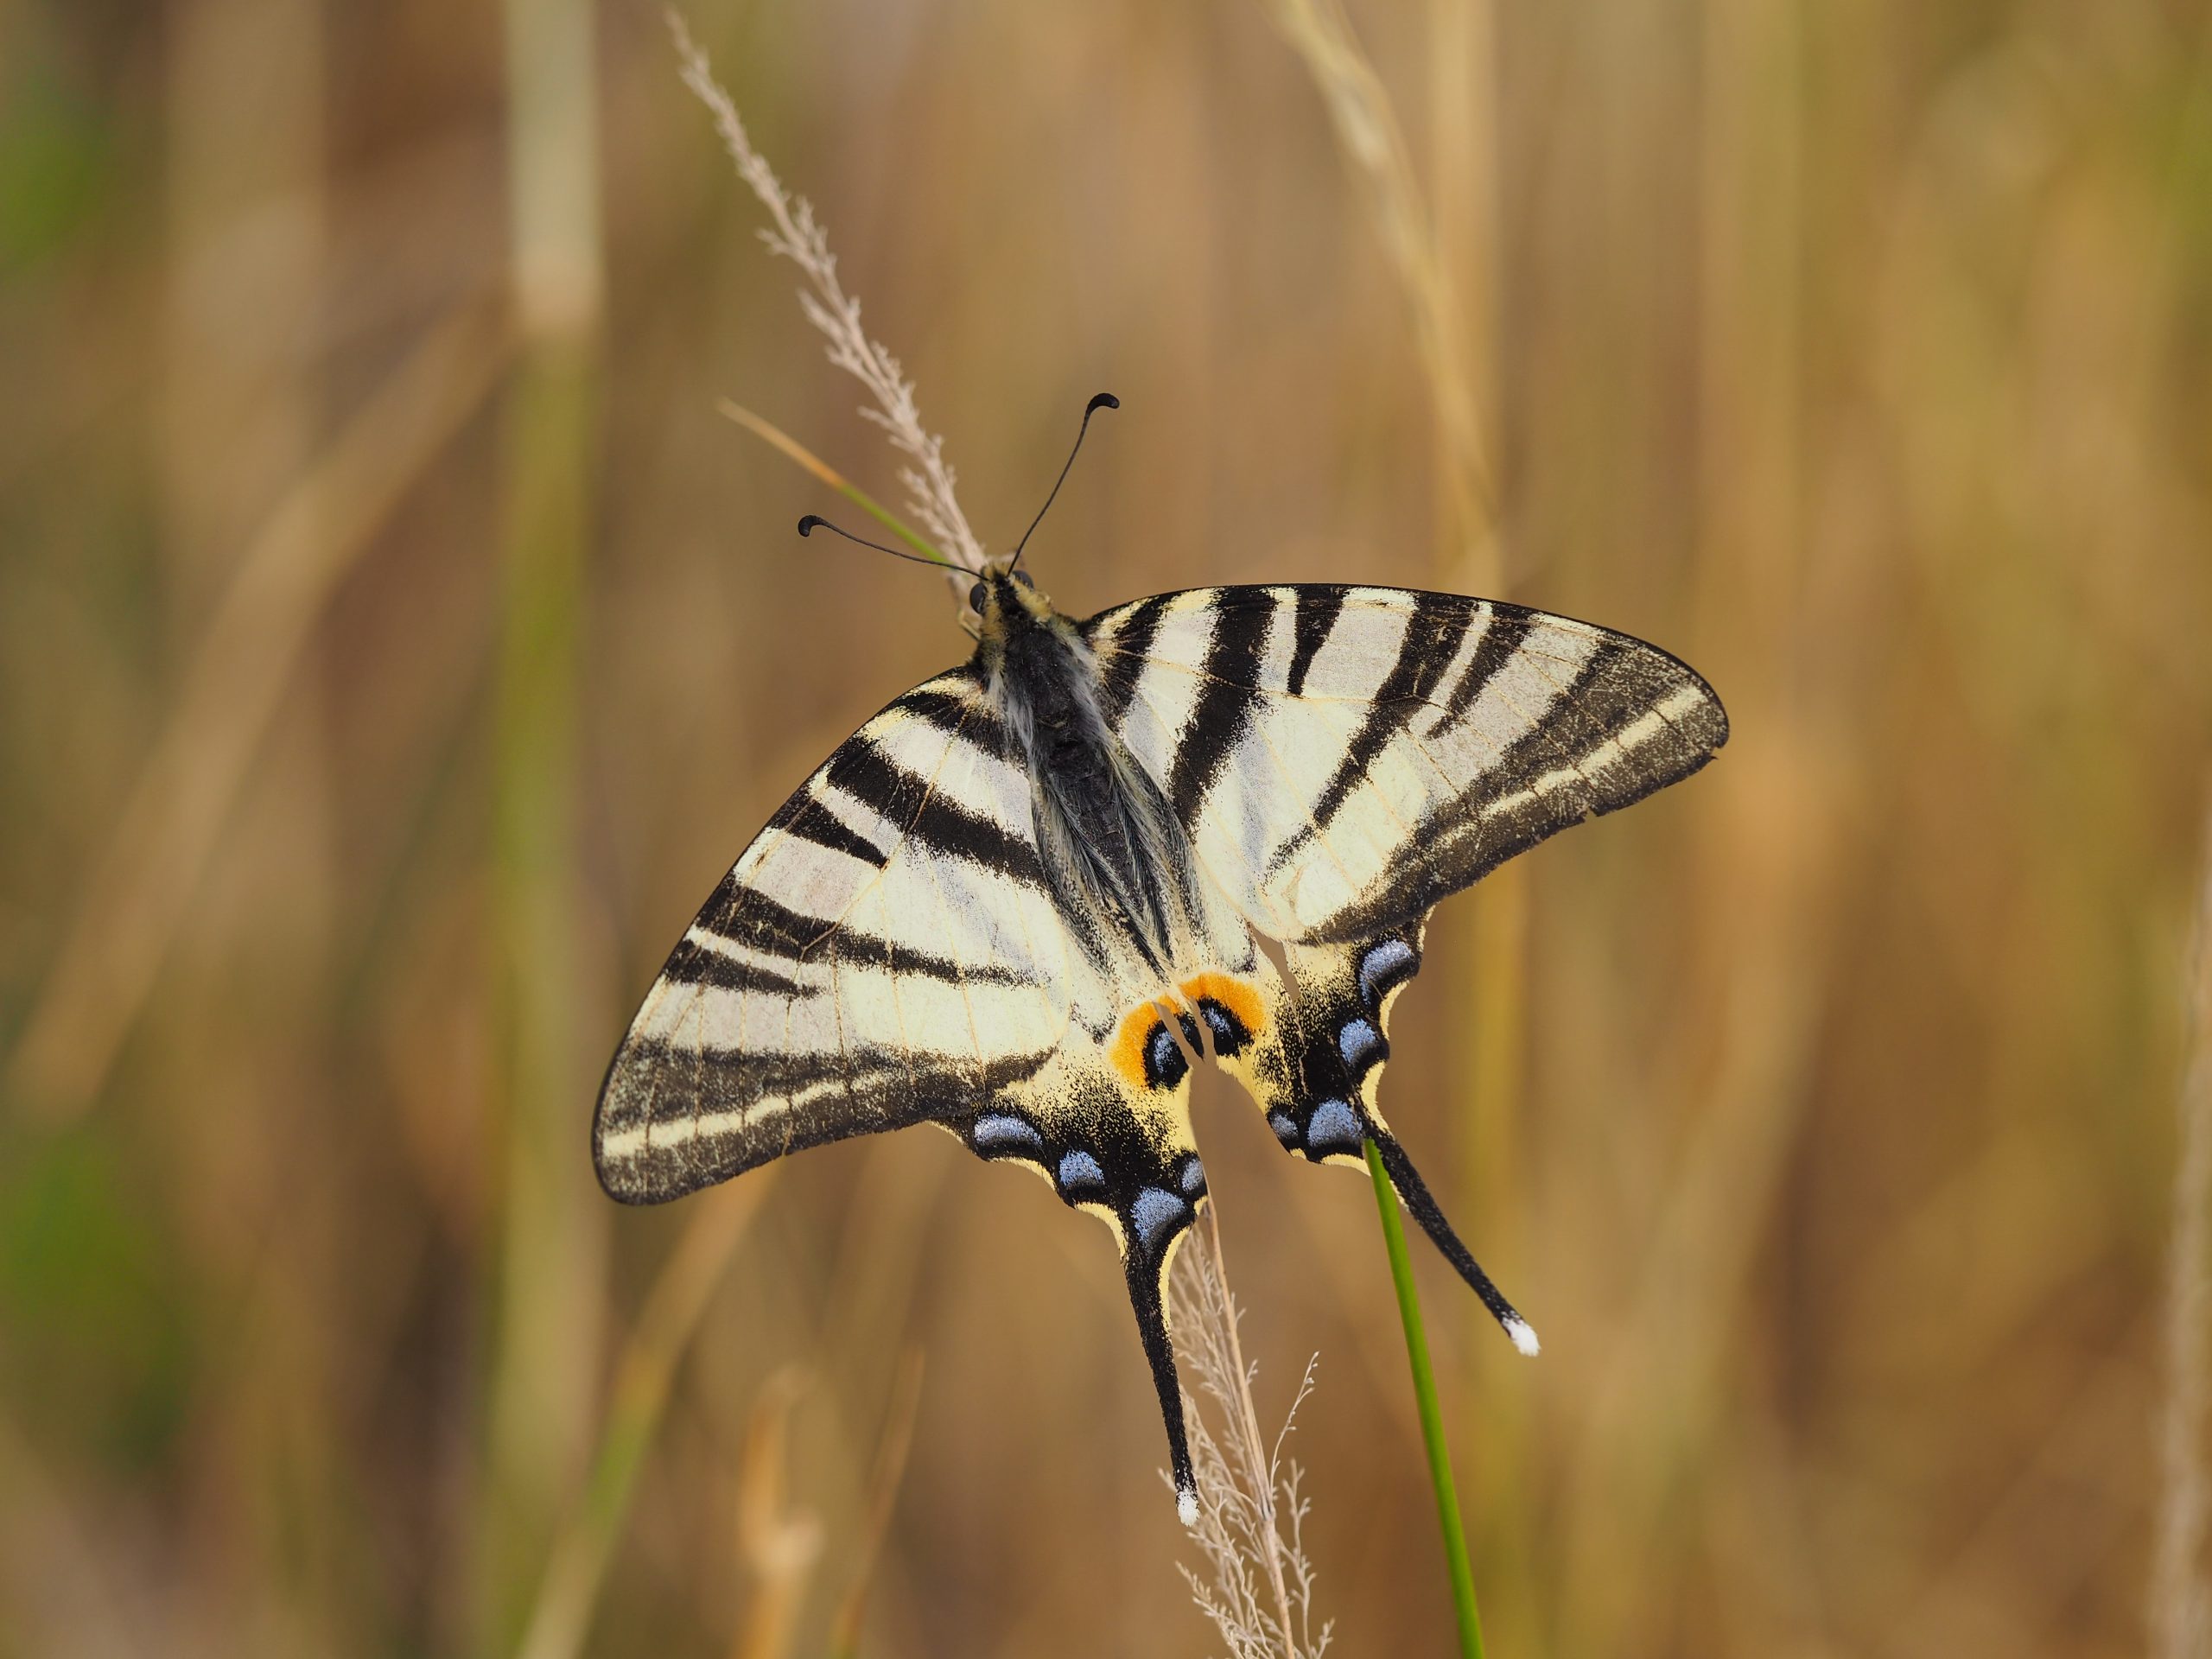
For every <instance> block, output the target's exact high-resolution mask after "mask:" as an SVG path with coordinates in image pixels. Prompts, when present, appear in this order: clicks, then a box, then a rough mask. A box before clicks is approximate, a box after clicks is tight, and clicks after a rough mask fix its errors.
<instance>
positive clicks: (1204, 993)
mask: <svg viewBox="0 0 2212 1659" xmlns="http://www.w3.org/2000/svg"><path fill="white" fill-rule="evenodd" d="M1181 989H1182V992H1183V995H1185V996H1186V997H1188V998H1190V1000H1191V1001H1192V1003H1193V1004H1194V1005H1195V1004H1197V1003H1198V1002H1202V1001H1215V1002H1218V1003H1220V1004H1221V1006H1222V1007H1224V1008H1227V1009H1228V1010H1229V1011H1230V1013H1231V1014H1235V1015H1236V1020H1237V1023H1238V1024H1239V1025H1241V1026H1243V1027H1244V1029H1245V1030H1246V1031H1248V1032H1249V1033H1251V1034H1252V1035H1253V1036H1255V1037H1257V1036H1258V1035H1259V1034H1260V1033H1261V1032H1262V1030H1263V1029H1264V1028H1265V1027H1266V1026H1267V1023H1268V1015H1267V1009H1266V1007H1264V1006H1263V1005H1262V1002H1261V1001H1260V990H1259V987H1257V986H1256V985H1253V984H1251V983H1249V982H1247V981H1245V980H1241V979H1236V978H1233V977H1231V976H1230V975H1228V974H1200V975H1199V976H1198V977H1197V978H1196V979H1186V980H1185V981H1184V982H1183V983H1182V986H1181Z"/></svg>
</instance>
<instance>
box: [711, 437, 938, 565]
mask: <svg viewBox="0 0 2212 1659" xmlns="http://www.w3.org/2000/svg"><path fill="white" fill-rule="evenodd" d="M719 407H720V409H721V412H722V413H723V414H725V415H727V416H729V417H730V419H732V420H733V421H735V422H736V423H738V424H739V425H740V426H741V427H743V428H744V429H746V430H747V431H748V432H750V433H751V434H752V435H753V436H754V437H756V438H758V439H760V442H763V443H765V444H766V445H767V446H768V447H769V448H772V449H775V450H778V451H779V452H781V453H782V454H785V455H787V456H789V457H790V458H791V460H793V461H797V462H798V464H799V465H800V466H801V467H804V468H805V469H806V470H807V471H808V472H810V473H812V474H814V475H815V476H816V477H817V478H818V479H820V480H822V481H823V483H824V484H827V485H828V486H829V487H830V488H831V489H833V490H835V491H836V492H837V493H838V494H840V495H842V496H843V497H844V498H845V499H846V500H848V501H849V502H851V503H852V504H853V505H855V506H856V507H858V508H859V509H860V510H861V512H864V513H866V514H868V517H869V518H873V519H874V520H875V522H876V523H878V524H881V525H882V526H883V527H884V528H885V529H886V530H887V531H890V532H891V533H892V534H893V536H896V537H898V538H899V540H900V541H902V542H904V543H906V545H907V546H909V547H911V548H912V549H913V550H914V551H915V552H917V553H918V554H920V555H921V556H922V557H924V558H925V559H927V560H928V561H929V562H930V563H931V564H941V565H943V566H944V568H945V569H948V570H958V569H963V567H962V566H960V565H957V564H955V563H953V562H952V561H951V560H950V559H948V558H946V557H945V556H944V554H942V553H940V552H938V550H937V549H936V548H935V547H933V546H931V544H930V543H929V542H927V541H925V539H924V538H923V537H922V536H921V535H920V534H919V532H918V531H913V530H911V529H909V528H908V527H907V525H906V520H905V519H903V518H899V515H898V514H897V513H895V512H892V511H891V509H890V508H888V507H887V506H885V505H883V504H882V503H881V502H880V501H878V500H877V499H875V498H874V496H872V495H870V494H869V493H868V492H867V491H866V490H863V489H862V488H861V486H859V485H857V484H855V483H854V482H853V481H852V480H850V479H849V478H847V477H846V476H845V475H844V474H842V473H841V472H839V471H838V470H837V469H836V467H832V466H831V465H830V464H829V462H828V461H824V460H823V459H822V457H821V456H819V455H817V454H815V453H814V451H813V450H811V449H810V448H807V447H806V446H805V445H804V444H803V443H801V442H799V441H798V439H797V438H795V437H793V436H791V434H790V433H788V432H786V431H785V430H784V429H782V428H781V427H779V426H778V425H776V424H775V423H774V422H772V421H767V420H764V419H762V418H761V417H760V416H758V415H755V414H754V413H753V411H752V410H749V409H747V408H746V407H745V405H744V404H734V403H732V402H730V400H729V399H728V398H727V397H725V398H723V399H722V400H721V404H720V405H719Z"/></svg>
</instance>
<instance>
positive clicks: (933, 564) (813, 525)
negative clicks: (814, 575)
mask: <svg viewBox="0 0 2212 1659" xmlns="http://www.w3.org/2000/svg"><path fill="white" fill-rule="evenodd" d="M817 527H819V528H821V529H823V530H826V531H830V532H832V533H833V534H835V535H838V536H842V537H844V538H845V539H846V540H847V541H849V542H856V543H859V544H860V545H861V546H862V547H872V548H874V550H876V551H877V552H879V553H888V554H889V555H890V556H892V557H893V558H894V559H904V560H906V562H907V563H909V564H926V565H928V566H929V567H930V568H931V569H933V570H948V569H953V568H954V567H952V566H950V565H947V564H944V563H939V562H938V560H936V559H925V558H924V557H922V556H921V555H920V554H918V553H901V552H900V551H899V550H898V549H897V548H895V547H886V546H885V545H884V544H883V543H881V542H871V541H869V540H868V538H867V537H865V536H855V535H854V534H853V532H852V531H849V530H839V529H838V528H837V526H836V525H835V524H831V523H830V522H829V520H828V519H827V518H823V516H822V515H821V514H820V513H818V512H810V513H808V514H807V515H806V517H805V518H802V519H800V520H799V521H798V533H799V534H800V535H802V536H810V535H812V534H813V533H814V531H815V530H816V529H817Z"/></svg>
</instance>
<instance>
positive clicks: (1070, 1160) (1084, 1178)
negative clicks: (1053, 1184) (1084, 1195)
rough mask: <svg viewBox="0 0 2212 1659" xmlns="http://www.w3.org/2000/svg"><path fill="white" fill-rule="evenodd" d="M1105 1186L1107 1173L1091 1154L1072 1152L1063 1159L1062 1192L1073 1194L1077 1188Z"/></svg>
mask: <svg viewBox="0 0 2212 1659" xmlns="http://www.w3.org/2000/svg"><path fill="white" fill-rule="evenodd" d="M1104 1185H1106V1172H1105V1171H1104V1170H1103V1169H1101V1168H1099V1166H1098V1160H1096V1158H1094V1157H1092V1156H1091V1155H1090V1154H1089V1153H1087V1152H1071V1153H1068V1154H1065V1156H1063V1157H1062V1158H1061V1160H1060V1190H1061V1191H1062V1192H1073V1191H1074V1190H1075V1189H1077V1187H1094V1186H1096V1187H1103V1186H1104Z"/></svg>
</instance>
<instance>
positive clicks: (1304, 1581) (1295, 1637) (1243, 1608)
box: [1169, 1206, 1331, 1659]
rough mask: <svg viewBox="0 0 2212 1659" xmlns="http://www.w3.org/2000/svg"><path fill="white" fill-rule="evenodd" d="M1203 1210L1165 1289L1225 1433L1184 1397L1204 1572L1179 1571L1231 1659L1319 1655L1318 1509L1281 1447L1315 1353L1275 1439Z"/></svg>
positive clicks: (1309, 1387)
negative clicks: (1311, 1530) (1312, 1528)
mask: <svg viewBox="0 0 2212 1659" xmlns="http://www.w3.org/2000/svg"><path fill="white" fill-rule="evenodd" d="M1207 1213H1208V1220H1209V1224H1208V1225H1207V1226H1205V1227H1203V1228H1193V1229H1192V1231H1191V1233H1190V1235H1189V1236H1188V1238H1187V1240H1186V1241H1185V1244H1184V1246H1183V1249H1182V1251H1181V1253H1180V1255H1179V1259H1178V1261H1177V1262H1176V1267H1175V1272H1174V1274H1173V1283H1172V1285H1171V1286H1170V1291H1169V1294H1170V1299H1171V1303H1172V1307H1173V1315H1174V1322H1175V1337H1176V1352H1177V1355H1178V1357H1179V1358H1180V1360H1181V1361H1182V1363H1183V1364H1184V1365H1185V1368H1186V1369H1187V1370H1188V1372H1189V1375H1190V1376H1192V1377H1193V1378H1195V1379H1196V1382H1197V1384H1198V1392H1199V1394H1202V1395H1205V1396H1206V1397H1207V1398H1209V1399H1211V1401H1212V1402H1213V1403H1214V1406H1215V1408H1217V1412H1218V1423H1219V1427H1218V1430H1217V1428H1216V1427H1215V1425H1214V1424H1212V1423H1210V1422H1209V1421H1207V1415H1206V1413H1205V1411H1204V1410H1203V1409H1202V1408H1201V1405H1200V1401H1199V1398H1198V1395H1194V1394H1192V1392H1191V1391H1190V1390H1189V1389H1185V1391H1184V1395H1183V1412H1184V1415H1185V1417H1186V1418H1187V1419H1188V1420H1189V1426H1190V1436H1191V1462H1192V1468H1193V1470H1194V1471H1195V1472H1196V1474H1197V1476H1198V1522H1197V1523H1196V1524H1195V1525H1194V1526H1193V1527H1192V1529H1191V1535H1192V1538H1193V1539H1195V1540H1196V1541H1197V1543H1198V1553H1199V1554H1200V1555H1201V1556H1203V1557H1204V1558H1205V1573H1203V1574H1202V1573H1198V1572H1194V1571H1193V1570H1192V1569H1191V1568H1190V1567H1180V1566H1179V1567H1178V1570H1179V1572H1181V1573H1182V1574H1183V1578H1184V1580H1185V1582H1186V1583H1187V1584H1188V1585H1189V1586H1190V1587H1191V1599H1192V1600H1193V1601H1195V1602H1197V1603H1198V1608H1199V1610H1200V1611H1202V1612H1204V1613H1205V1616H1206V1617H1207V1618H1210V1619H1211V1620H1212V1621H1213V1623H1214V1627H1215V1628H1216V1629H1217V1630H1219V1631H1220V1632H1221V1637H1222V1640H1223V1641H1224V1642H1225V1643H1228V1644H1229V1654H1230V1659H1318V1656H1319V1654H1321V1653H1322V1652H1323V1651H1324V1650H1325V1649H1326V1648H1327V1647H1328V1645H1329V1635H1330V1630H1331V1626H1330V1625H1329V1624H1326V1623H1325V1624H1323V1625H1322V1626H1321V1629H1320V1630H1319V1633H1318V1634H1316V1633H1315V1631H1314V1630H1313V1583H1314V1573H1313V1563H1312V1562H1311V1561H1309V1560H1307V1559H1306V1548H1305V1539H1304V1529H1305V1522H1306V1512H1307V1510H1308V1509H1309V1508H1310V1507H1311V1505H1310V1503H1309V1501H1308V1500H1307V1499H1306V1497H1304V1496H1303V1495H1301V1493H1300V1491H1299V1482H1300V1478H1301V1476H1302V1471H1300V1468H1299V1466H1298V1465H1297V1463H1296V1462H1294V1461H1293V1462H1289V1463H1286V1462H1285V1460H1284V1458H1283V1444H1284V1442H1285V1441H1286V1440H1288V1438H1289V1436H1290V1432H1291V1429H1292V1428H1293V1427H1294V1425H1295V1424H1296V1422H1297V1420H1298V1408H1300V1406H1301V1405H1303V1404H1305V1403H1306V1395H1309V1394H1311V1393H1312V1392H1313V1370H1314V1366H1315V1365H1316V1364H1317V1363H1319V1357H1318V1356H1317V1357H1315V1358H1314V1359H1312V1360H1308V1361H1307V1362H1306V1371H1305V1375H1304V1376H1301V1377H1300V1378H1299V1382H1298V1391H1297V1393H1296V1394H1295V1395H1294V1396H1293V1398H1292V1400H1291V1402H1290V1408H1289V1410H1287V1412H1285V1413H1284V1414H1283V1422H1282V1427H1281V1430H1280V1431H1279V1432H1278V1433H1276V1434H1275V1436H1274V1439H1272V1440H1270V1439H1268V1437H1267V1436H1266V1435H1265V1434H1264V1433H1262V1431H1261V1428H1260V1417H1259V1412H1258V1410H1257V1408H1255V1406H1254V1404H1253V1402H1252V1378H1253V1376H1254V1375H1255V1370H1256V1368H1255V1366H1253V1365H1252V1364H1250V1363H1249V1362H1247V1361H1246V1359H1245V1357H1244V1348H1243V1341H1242V1339H1241V1338H1239V1336H1238V1334H1237V1323H1238V1321H1239V1320H1240V1319H1243V1313H1242V1312H1241V1311H1240V1310H1239V1309H1238V1307H1237V1306H1236V1298H1235V1297H1234V1296H1233V1295H1231V1294H1230V1289H1229V1280H1228V1276H1227V1274H1226V1273H1225V1272H1224V1268H1223V1264H1222V1253H1221V1230H1220V1227H1219V1224H1218V1223H1217V1222H1215V1221H1213V1219H1212V1209H1211V1206H1209V1207H1208V1211H1207Z"/></svg>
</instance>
